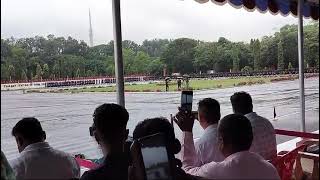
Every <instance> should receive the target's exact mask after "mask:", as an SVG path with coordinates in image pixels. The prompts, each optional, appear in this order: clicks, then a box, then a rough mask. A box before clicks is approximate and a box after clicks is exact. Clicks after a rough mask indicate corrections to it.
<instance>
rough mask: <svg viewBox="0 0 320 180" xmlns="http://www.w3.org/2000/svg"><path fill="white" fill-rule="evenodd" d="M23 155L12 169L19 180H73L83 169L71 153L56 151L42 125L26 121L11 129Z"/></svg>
mask: <svg viewBox="0 0 320 180" xmlns="http://www.w3.org/2000/svg"><path fill="white" fill-rule="evenodd" d="M12 135H13V136H14V137H15V139H16V142H17V145H18V150H19V153H20V156H19V157H18V158H17V159H15V160H13V161H12V163H11V166H12V168H13V170H14V172H15V174H16V178H17V179H71V178H79V177H80V167H79V165H78V164H77V162H76V160H75V159H74V158H73V157H72V156H71V155H69V154H67V153H65V152H62V151H59V150H56V149H53V148H52V147H51V146H50V145H49V144H48V143H47V142H45V140H46V133H45V132H44V131H43V130H42V127H41V124H40V122H39V121H38V120H37V119H36V118H33V117H30V118H23V119H22V120H20V121H19V122H18V123H17V124H16V125H15V126H14V127H13V129H12Z"/></svg>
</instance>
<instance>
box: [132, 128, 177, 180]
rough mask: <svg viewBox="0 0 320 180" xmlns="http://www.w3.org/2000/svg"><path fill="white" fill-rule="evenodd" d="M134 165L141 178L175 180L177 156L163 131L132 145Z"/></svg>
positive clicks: (140, 179) (142, 179) (138, 176)
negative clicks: (168, 144) (170, 148)
mask: <svg viewBox="0 0 320 180" xmlns="http://www.w3.org/2000/svg"><path fill="white" fill-rule="evenodd" d="M131 156H132V165H133V167H134V171H135V175H134V176H135V177H136V178H137V179H139V180H162V179H166V180H175V169H174V168H175V158H174V154H173V153H172V152H170V151H169V149H168V146H167V142H166V140H165V136H164V135H163V134H162V133H157V134H154V135H150V136H146V137H143V138H140V139H138V140H136V141H134V142H133V144H132V146H131Z"/></svg>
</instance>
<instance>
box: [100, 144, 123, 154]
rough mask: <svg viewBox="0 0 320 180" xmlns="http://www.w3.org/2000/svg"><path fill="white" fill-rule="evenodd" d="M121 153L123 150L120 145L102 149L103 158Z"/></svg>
mask: <svg viewBox="0 0 320 180" xmlns="http://www.w3.org/2000/svg"><path fill="white" fill-rule="evenodd" d="M123 152H124V150H123V146H122V145H110V146H107V147H105V148H103V154H104V156H107V155H111V154H121V153H123Z"/></svg>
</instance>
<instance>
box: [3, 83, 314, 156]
mask: <svg viewBox="0 0 320 180" xmlns="http://www.w3.org/2000/svg"><path fill="white" fill-rule="evenodd" d="M305 87H306V89H305V94H306V128H307V131H314V130H317V129H318V126H319V78H318V77H317V78H309V79H306V81H305ZM236 91H247V92H249V93H250V94H251V95H252V98H253V101H254V111H256V112H257V113H258V114H259V115H262V116H264V117H266V118H268V119H270V120H271V122H272V124H273V125H274V126H275V128H279V129H288V130H299V129H300V124H301V122H300V114H299V107H300V104H299V87H298V80H295V81H283V82H277V83H271V84H263V85H253V86H244V87H235V88H227V89H218V90H205V91H196V92H194V101H193V102H194V103H193V104H194V105H193V109H194V110H195V109H196V108H197V102H198V101H199V100H200V99H203V98H205V97H211V98H215V99H217V100H218V101H219V102H220V104H221V115H222V116H225V115H227V114H229V113H232V109H231V103H230V100H229V98H230V96H231V95H232V94H233V93H234V92H236ZM125 98H126V108H127V109H128V111H129V113H130V120H129V122H128V129H130V134H132V131H133V129H134V127H135V125H136V124H137V123H138V122H139V121H141V120H143V119H145V118H150V117H157V116H164V117H167V118H169V117H170V114H174V113H176V111H177V107H178V106H179V104H180V93H178V92H177V93H171V92H170V93H128V94H126V97H125ZM106 102H116V94H115V93H108V94H107V93H81V94H50V93H47V94H45V93H43V94H41V93H31V94H23V93H22V92H21V91H11V92H1V150H2V151H3V152H4V153H5V155H6V156H7V158H8V159H9V160H10V159H12V158H14V157H16V156H17V155H18V151H17V147H16V143H15V140H14V138H13V137H12V136H11V134H10V133H11V129H12V127H13V126H14V125H15V124H16V122H17V121H19V120H20V119H21V118H22V117H26V116H35V117H36V118H38V119H39V120H40V121H41V123H42V126H43V128H44V130H45V131H46V132H47V140H48V142H49V143H50V144H51V145H52V146H53V147H55V148H58V149H60V150H64V151H67V152H69V153H84V154H85V155H87V157H92V158H95V157H99V156H100V155H99V154H100V150H98V149H97V145H96V143H95V142H94V139H93V138H92V137H90V136H89V130H88V127H89V126H90V125H91V124H92V113H93V111H94V109H95V108H96V107H97V106H98V105H100V104H102V103H106ZM274 106H275V107H276V113H277V118H276V120H273V107H274ZM175 130H176V135H177V137H181V132H180V130H178V128H177V127H176V128H175ZM201 132H202V129H201V128H200V126H199V124H198V123H196V124H195V127H194V134H195V137H199V136H200V135H201ZM289 139H290V137H286V136H277V143H281V142H284V141H286V140H289Z"/></svg>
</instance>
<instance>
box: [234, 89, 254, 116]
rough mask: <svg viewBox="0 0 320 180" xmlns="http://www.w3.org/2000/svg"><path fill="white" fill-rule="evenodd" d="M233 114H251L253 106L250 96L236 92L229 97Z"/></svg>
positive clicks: (242, 92)
mask: <svg viewBox="0 0 320 180" xmlns="http://www.w3.org/2000/svg"><path fill="white" fill-rule="evenodd" d="M230 101H231V104H232V108H233V110H234V111H235V113H241V114H248V113H250V112H252V109H253V104H252V98H251V96H250V94H248V93H247V92H244V91H240V92H236V93H234V94H233V95H232V96H231V97H230Z"/></svg>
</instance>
